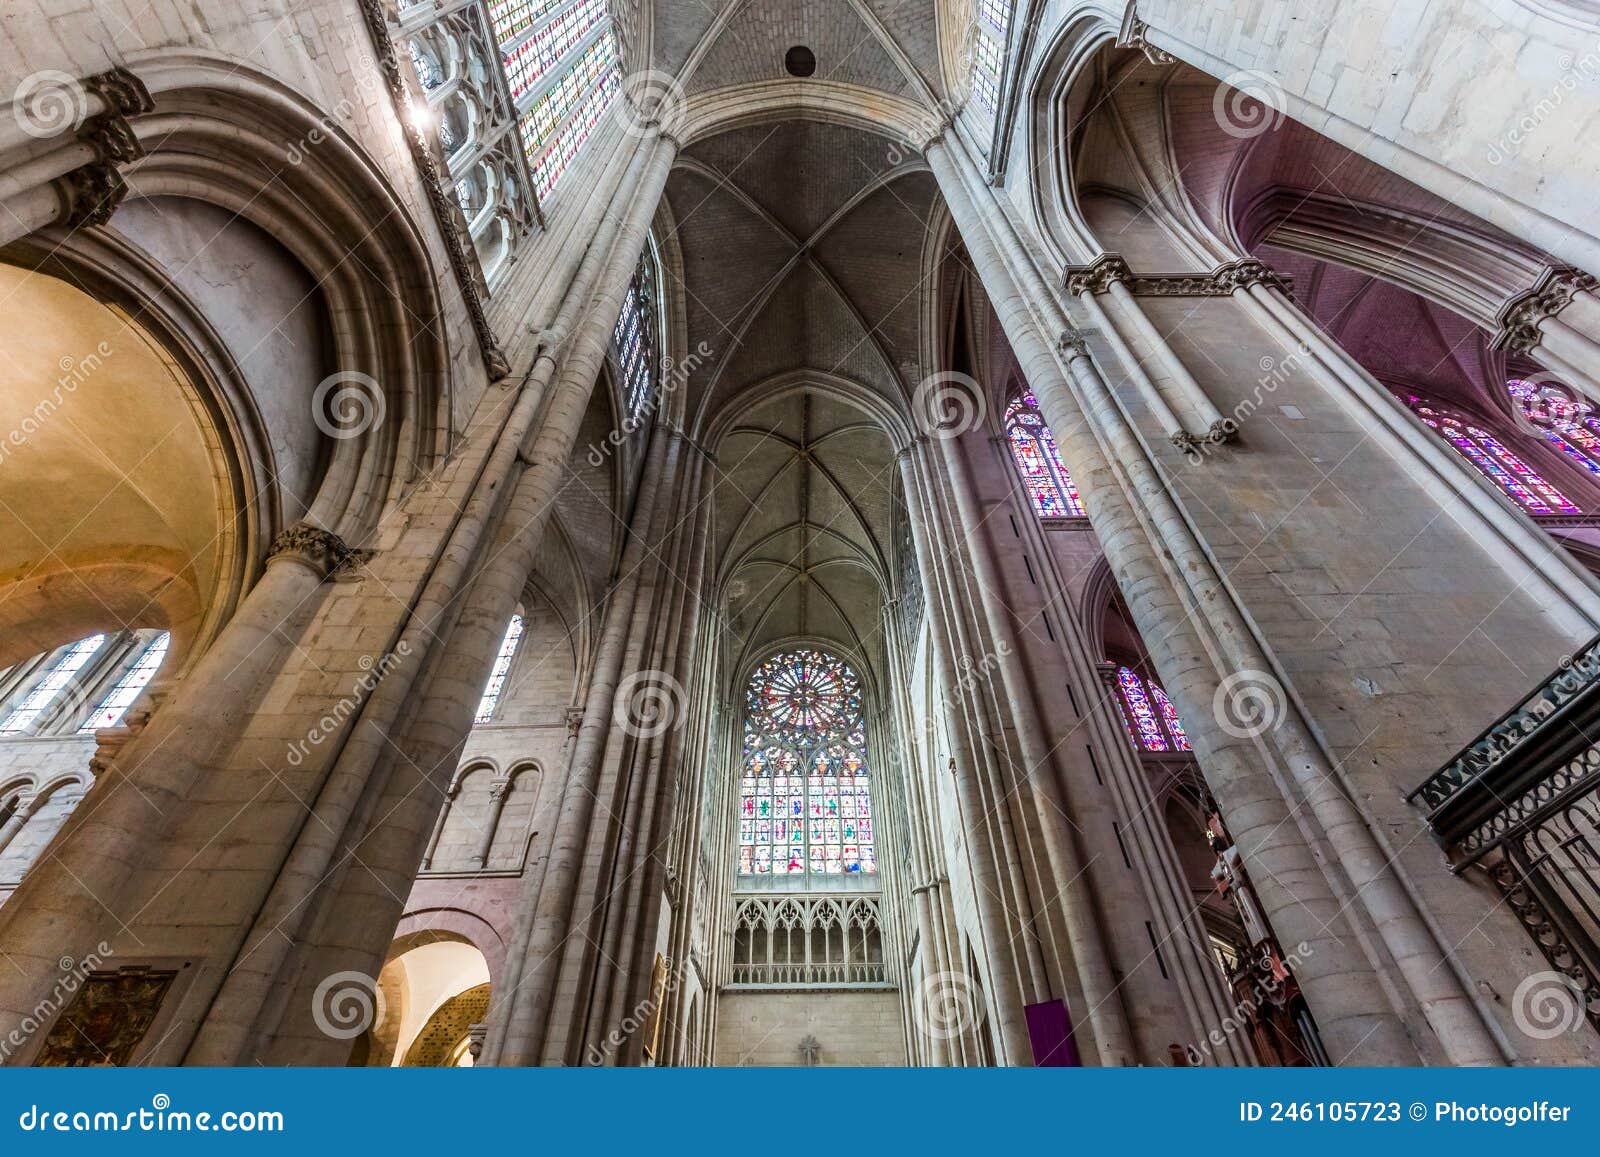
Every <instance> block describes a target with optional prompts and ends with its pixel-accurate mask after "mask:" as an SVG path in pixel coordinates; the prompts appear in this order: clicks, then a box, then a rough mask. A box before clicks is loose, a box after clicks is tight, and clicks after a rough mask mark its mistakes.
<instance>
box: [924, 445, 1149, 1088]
mask: <svg viewBox="0 0 1600 1157" xmlns="http://www.w3.org/2000/svg"><path fill="white" fill-rule="evenodd" d="M941 446H942V449H943V457H944V463H945V469H946V470H947V471H948V474H949V478H950V489H951V491H952V493H953V494H954V496H955V504H956V513H957V516H958V517H959V518H960V520H961V537H962V541H963V543H964V545H965V548H966V554H967V557H968V558H969V559H970V560H971V562H972V565H973V568H974V570H975V571H976V579H977V587H978V594H979V601H980V602H981V603H982V607H983V615H984V619H985V621H986V623H987V625H988V628H989V636H990V639H991V640H992V641H993V643H994V654H993V656H992V658H993V660H994V663H995V665H996V666H998V668H999V670H1000V679H1001V684H1002V686H1003V687H1004V688H1005V693H1006V700H1007V702H1006V708H1007V710H1008V712H1009V714H1010V716H1011V721H1012V725H1013V726H1014V727H1015V728H1016V732H1017V738H1018V741H1019V743H1020V745H1021V747H1022V756H1023V759H1024V761H1025V764H1026V766H1025V768H1024V772H1025V774H1026V775H1027V777H1028V786H1029V787H1030V788H1031V789H1032V793H1033V795H1034V797H1035V800H1036V805H1037V806H1038V809H1039V818H1040V824H1041V830H1042V834H1043V836H1044V843H1045V852H1046V855H1047V856H1048V857H1049V862H1050V869H1051V874H1052V876H1053V877H1054V879H1053V881H1052V887H1053V888H1055V889H1057V890H1058V891H1059V895H1060V901H1061V903H1060V907H1061V912H1062V918H1063V921H1064V923H1065V925H1066V931H1067V936H1068V939H1069V941H1070V943H1071V952H1072V961H1073V964H1074V966H1075V967H1076V969H1077V972H1078V978H1079V983H1080V984H1081V985H1082V988H1083V1000H1084V1003H1085V1005H1086V1009H1077V1010H1074V1011H1075V1012H1076V1013H1077V1014H1082V1013H1084V1012H1085V1011H1086V1012H1087V1015H1088V1025H1089V1028H1090V1031H1091V1032H1092V1033H1093V1035H1094V1041H1095V1047H1096V1050H1097V1051H1098V1053H1099V1057H1100V1063H1101V1064H1102V1065H1108V1066H1110V1065H1131V1064H1134V1063H1136V1062H1137V1060H1138V1054H1137V1052H1136V1049H1135V1046H1134V1041H1133V1033H1132V1030H1131V1029H1130V1028H1129V1025H1128V1017H1127V1010H1126V1009H1125V1008H1123V1006H1122V1000H1121V996H1120V995H1119V991H1118V990H1119V983H1118V979H1117V977H1116V975H1115V972H1114V970H1113V968H1112V966H1111V959H1110V955H1109V954H1108V952H1107V948H1106V943H1105V937H1104V934H1103V930H1102V928H1101V927H1100V926H1099V922H1098V921H1097V919H1096V915H1095V901H1094V897H1093V895H1091V891H1090V877H1089V875H1088V869H1087V867H1086V865H1085V863H1084V857H1083V855H1082V854H1081V851H1080V849H1079V848H1078V847H1077V846H1076V843H1075V841H1074V837H1073V832H1072V830H1071V829H1072V826H1073V824H1074V823H1075V822H1076V821H1078V820H1082V821H1085V822H1094V819H1095V817H1094V815H1092V814H1082V813H1079V814H1076V815H1075V814H1074V813H1073V812H1072V811H1069V809H1068V804H1067V801H1066V799H1065V797H1064V795H1063V793H1062V791H1061V785H1060V783H1059V781H1058V779H1057V775H1058V770H1057V768H1056V766H1055V761H1054V759H1053V757H1052V753H1053V750H1054V748H1053V747H1052V745H1051V744H1050V743H1049V741H1048V739H1047V737H1046V736H1045V734H1044V731H1043V728H1042V727H1041V726H1040V720H1039V715H1038V709H1037V706H1036V704H1035V703H1034V701H1033V699H1032V695H1031V692H1030V690H1029V687H1028V680H1027V674H1026V673H1025V672H1024V671H1023V669H1022V659H1021V654H1020V647H1019V644H1018V642H1017V636H1016V631H1015V630H1014V628H1013V626H1012V621H1011V612H1010V609H1009V608H1008V607H1007V606H1006V605H1005V604H1004V601H1003V600H1002V598H1001V590H1002V586H1001V579H1000V575H999V573H998V571H997V570H996V568H995V564H994V560H993V559H992V558H991V557H990V553H989V549H990V548H989V543H988V540H987V539H986V538H985V536H984V531H983V525H982V524H983V517H982V514H981V512H980V511H979V509H978V502H977V498H976V496H975V493H974V489H973V484H972V473H971V470H970V468H969V466H968V464H967V462H966V459H965V458H964V457H963V455H962V450H961V447H960V445H959V443H958V441H957V440H956V439H953V438H947V439H942V440H941ZM989 658H991V656H985V660H988V659H989ZM947 693H948V691H947ZM1000 786H1001V790H1003V791H1005V792H1006V793H1007V794H1009V793H1010V791H1011V789H1012V785H1011V784H1002V785H1000ZM1018 786H1020V785H1018ZM1085 810H1086V811H1088V812H1090V813H1093V812H1097V811H1101V810H1103V809H1099V808H1093V807H1090V808H1087V809H1085Z"/></svg>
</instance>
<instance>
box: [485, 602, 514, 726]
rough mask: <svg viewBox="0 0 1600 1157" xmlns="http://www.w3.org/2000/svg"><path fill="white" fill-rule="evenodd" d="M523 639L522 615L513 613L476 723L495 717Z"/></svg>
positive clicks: (486, 721)
mask: <svg viewBox="0 0 1600 1157" xmlns="http://www.w3.org/2000/svg"><path fill="white" fill-rule="evenodd" d="M521 641H522V616H521V615H512V616H511V622H510V624H508V625H507V627H506V633H505V637H504V638H503V639H501V640H500V652H499V654H497V655H495V657H494V666H493V667H491V668H490V669H489V682H488V683H487V684H485V685H484V688H483V698H482V699H480V700H479V701H478V714H477V717H476V718H475V719H474V722H475V723H488V722H489V721H490V720H491V719H493V718H494V709H495V706H496V705H497V704H498V703H499V702H500V692H501V690H502V689H503V688H504V687H505V685H506V675H507V673H508V672H510V670H511V660H512V659H513V658H514V657H515V656H516V653H517V644H518V643H519V642H521Z"/></svg>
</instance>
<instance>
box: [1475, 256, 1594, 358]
mask: <svg viewBox="0 0 1600 1157" xmlns="http://www.w3.org/2000/svg"><path fill="white" fill-rule="evenodd" d="M1595 284H1596V282H1595V279H1594V278H1593V277H1592V276H1591V275H1589V274H1587V273H1585V272H1583V271H1582V270H1581V269H1573V268H1572V267H1570V266H1565V265H1563V266H1553V267H1551V268H1549V269H1546V270H1545V271H1544V272H1543V273H1541V274H1540V275H1539V280H1538V281H1536V282H1534V284H1533V287H1532V288H1531V289H1527V290H1524V291H1523V292H1522V293H1519V294H1517V295H1516V296H1515V297H1513V298H1511V299H1510V300H1509V301H1507V302H1506V303H1505V305H1503V306H1501V307H1500V316H1499V319H1498V320H1499V322H1500V328H1499V330H1498V331H1497V332H1496V333H1495V337H1494V348H1495V349H1504V350H1510V351H1511V352H1512V353H1527V352H1528V351H1529V350H1531V349H1533V347H1534V346H1536V345H1538V344H1539V342H1540V341H1541V340H1542V337H1541V334H1540V332H1539V325H1540V323H1541V322H1543V321H1545V320H1546V319H1547V318H1552V317H1555V316H1556V315H1557V314H1558V313H1560V312H1561V311H1562V310H1563V309H1565V308H1566V307H1567V306H1568V305H1570V304H1571V303H1572V299H1573V298H1574V297H1576V296H1577V295H1578V294H1580V293H1585V292H1588V291H1590V290H1593V289H1594V288H1595Z"/></svg>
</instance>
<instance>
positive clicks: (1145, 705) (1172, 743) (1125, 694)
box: [1116, 667, 1189, 751]
mask: <svg viewBox="0 0 1600 1157" xmlns="http://www.w3.org/2000/svg"><path fill="white" fill-rule="evenodd" d="M1116 682H1117V708H1118V710H1120V711H1121V713H1122V723H1123V726H1125V727H1126V728H1127V729H1128V738H1129V739H1131V740H1133V745H1134V746H1135V747H1137V748H1138V749H1139V750H1140V751H1188V750H1189V735H1188V732H1186V731H1184V729H1183V723H1182V722H1181V721H1180V720H1179V719H1178V709H1177V708H1176V707H1174V706H1173V705H1172V700H1170V699H1168V698H1167V693H1166V692H1165V691H1163V690H1162V689H1161V685H1160V684H1158V683H1157V682H1156V681H1155V680H1154V679H1149V680H1146V679H1141V678H1140V677H1139V675H1138V673H1137V672H1136V671H1134V670H1133V669H1132V668H1131V667H1118V668H1117V672H1116Z"/></svg>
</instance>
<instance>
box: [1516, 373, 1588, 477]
mask: <svg viewBox="0 0 1600 1157" xmlns="http://www.w3.org/2000/svg"><path fill="white" fill-rule="evenodd" d="M1506 389H1507V390H1508V391H1510V393H1511V396H1512V397H1513V398H1515V399H1516V400H1517V405H1518V406H1519V407H1520V408H1521V410H1522V413H1523V415H1524V416H1525V417H1526V418H1527V419H1528V421H1529V422H1531V423H1532V424H1533V427H1534V429H1536V430H1538V431H1539V434H1540V435H1541V436H1542V437H1543V438H1544V440H1545V441H1546V442H1549V443H1550V444H1551V445H1552V446H1554V447H1555V448H1556V449H1557V450H1560V451H1561V453H1562V454H1564V455H1566V457H1567V458H1568V459H1569V460H1570V461H1571V462H1572V464H1573V465H1574V466H1577V467H1578V468H1579V469H1580V470H1583V471H1584V472H1585V473H1587V474H1590V475H1592V476H1595V477H1600V418H1596V417H1595V416H1594V407H1593V406H1591V405H1590V404H1589V403H1588V402H1585V401H1582V400H1580V399H1578V398H1573V397H1568V396H1567V395H1566V394H1565V393H1564V392H1563V391H1562V390H1561V389H1560V387H1558V386H1553V385H1544V386H1541V385H1539V384H1538V383H1537V382H1526V381H1522V380H1520V379H1513V380H1511V381H1509V382H1507V383H1506Z"/></svg>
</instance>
